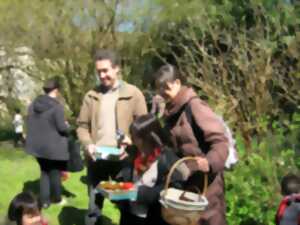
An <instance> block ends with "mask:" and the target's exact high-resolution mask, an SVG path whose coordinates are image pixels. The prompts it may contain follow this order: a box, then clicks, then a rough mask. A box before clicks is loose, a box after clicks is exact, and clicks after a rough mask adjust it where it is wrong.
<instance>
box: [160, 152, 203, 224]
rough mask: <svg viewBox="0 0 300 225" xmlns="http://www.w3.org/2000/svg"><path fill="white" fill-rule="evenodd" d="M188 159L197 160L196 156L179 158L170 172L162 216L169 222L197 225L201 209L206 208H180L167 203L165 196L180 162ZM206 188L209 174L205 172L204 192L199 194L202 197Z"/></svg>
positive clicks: (162, 201)
mask: <svg viewBox="0 0 300 225" xmlns="http://www.w3.org/2000/svg"><path fill="white" fill-rule="evenodd" d="M187 160H195V157H184V158H182V159H180V160H178V161H177V162H176V163H174V165H173V166H172V168H171V170H170V171H169V173H168V176H167V180H166V183H165V187H164V190H163V192H162V194H161V203H162V207H161V211H162V217H163V219H164V220H165V221H166V222H167V223H169V224H171V225H196V224H198V221H199V219H200V216H201V211H203V210H205V209H204V208H201V209H195V210H191V209H184V208H182V209H178V208H177V207H174V206H171V205H169V204H166V203H167V202H166V199H165V196H166V195H167V192H168V189H169V185H170V180H171V177H172V174H173V172H174V171H175V169H176V168H177V166H178V165H179V164H180V163H182V162H184V161H187ZM169 190H170V189H169ZM206 190H207V174H205V176H204V187H203V192H202V193H198V194H199V195H200V196H201V197H202V196H204V194H205V193H206ZM183 194H184V192H183Z"/></svg>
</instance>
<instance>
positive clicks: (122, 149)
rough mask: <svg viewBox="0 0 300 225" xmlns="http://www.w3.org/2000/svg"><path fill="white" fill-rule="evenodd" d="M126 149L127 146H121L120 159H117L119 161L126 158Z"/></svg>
mask: <svg viewBox="0 0 300 225" xmlns="http://www.w3.org/2000/svg"><path fill="white" fill-rule="evenodd" d="M126 147H127V145H121V148H120V149H121V154H120V157H119V159H120V160H123V159H125V158H127V157H128V153H127V152H126V151H125V148H126Z"/></svg>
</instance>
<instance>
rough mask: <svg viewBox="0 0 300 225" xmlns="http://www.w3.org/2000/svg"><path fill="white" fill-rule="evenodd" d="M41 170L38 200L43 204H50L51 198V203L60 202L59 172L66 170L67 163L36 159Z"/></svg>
mask: <svg viewBox="0 0 300 225" xmlns="http://www.w3.org/2000/svg"><path fill="white" fill-rule="evenodd" d="M37 161H38V163H39V166H40V169H41V177H40V199H41V203H42V205H43V204H50V202H51V198H52V201H53V202H60V201H61V192H62V186H61V177H60V171H62V170H65V169H66V163H67V161H64V160H49V159H43V158H37Z"/></svg>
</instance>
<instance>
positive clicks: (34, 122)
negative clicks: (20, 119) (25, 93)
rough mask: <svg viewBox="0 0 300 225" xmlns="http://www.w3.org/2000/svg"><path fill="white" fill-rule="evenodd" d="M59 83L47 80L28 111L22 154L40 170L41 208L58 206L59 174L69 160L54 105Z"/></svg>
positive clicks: (60, 116) (61, 113)
mask: <svg viewBox="0 0 300 225" xmlns="http://www.w3.org/2000/svg"><path fill="white" fill-rule="evenodd" d="M59 88H60V86H59V83H58V80H56V79H50V80H48V81H47V82H46V83H45V85H44V87H43V89H44V92H45V94H44V95H41V96H38V97H37V98H36V99H35V100H34V101H33V102H32V104H31V105H30V106H29V109H28V119H27V132H28V133H27V139H26V151H27V152H28V153H29V154H31V155H32V156H34V157H35V158H36V159H37V162H38V164H39V166H40V169H41V177H40V199H41V203H42V206H43V207H44V208H47V207H49V205H50V203H51V197H52V202H53V203H61V201H62V197H61V192H62V187H61V177H60V171H63V170H66V163H67V160H68V159H69V152H68V148H67V147H68V146H67V138H66V136H67V132H68V125H67V123H66V121H65V118H64V108H63V106H62V105H61V104H60V103H59V102H58V101H57V99H56V98H57V96H58V94H59Z"/></svg>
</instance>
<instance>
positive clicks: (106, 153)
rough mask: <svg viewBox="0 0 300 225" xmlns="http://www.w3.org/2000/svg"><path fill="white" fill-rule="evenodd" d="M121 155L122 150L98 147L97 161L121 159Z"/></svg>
mask: <svg viewBox="0 0 300 225" xmlns="http://www.w3.org/2000/svg"><path fill="white" fill-rule="evenodd" d="M120 155H121V149H119V148H116V147H109V146H98V147H96V158H97V159H116V160H117V159H119V156H120Z"/></svg>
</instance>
